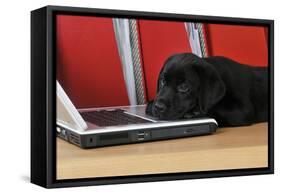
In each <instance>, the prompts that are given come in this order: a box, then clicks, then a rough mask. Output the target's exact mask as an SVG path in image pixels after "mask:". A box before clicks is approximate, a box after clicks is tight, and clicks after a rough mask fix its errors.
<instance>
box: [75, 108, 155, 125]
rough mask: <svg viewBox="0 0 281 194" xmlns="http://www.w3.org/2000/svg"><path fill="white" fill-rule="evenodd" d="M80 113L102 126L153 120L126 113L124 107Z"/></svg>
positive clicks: (91, 121) (86, 118)
mask: <svg viewBox="0 0 281 194" xmlns="http://www.w3.org/2000/svg"><path fill="white" fill-rule="evenodd" d="M80 114H81V116H82V117H83V119H85V120H86V121H88V122H90V123H93V124H95V125H97V126H100V127H106V126H116V125H129V124H140V123H151V122H152V121H149V120H146V119H142V118H140V117H137V116H133V115H130V114H126V113H125V112H124V110H122V109H114V110H100V111H91V112H82V113H80Z"/></svg>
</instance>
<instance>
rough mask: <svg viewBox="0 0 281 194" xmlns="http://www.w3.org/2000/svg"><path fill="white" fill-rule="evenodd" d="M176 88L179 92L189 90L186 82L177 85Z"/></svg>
mask: <svg viewBox="0 0 281 194" xmlns="http://www.w3.org/2000/svg"><path fill="white" fill-rule="evenodd" d="M177 89H178V91H179V92H181V93H187V92H189V91H190V89H189V87H188V86H187V85H186V84H181V85H179V86H178V88H177Z"/></svg>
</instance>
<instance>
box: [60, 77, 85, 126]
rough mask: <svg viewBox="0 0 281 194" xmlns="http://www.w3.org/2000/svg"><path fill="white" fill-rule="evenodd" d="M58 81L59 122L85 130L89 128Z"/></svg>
mask: <svg viewBox="0 0 281 194" xmlns="http://www.w3.org/2000/svg"><path fill="white" fill-rule="evenodd" d="M56 82H57V95H56V96H57V97H56V100H57V124H61V125H65V126H67V127H70V128H72V129H77V130H81V131H84V130H86V129H87V128H88V126H87V124H86V122H85V121H84V119H83V118H82V117H81V115H80V114H79V112H78V111H77V109H76V108H75V106H74V105H73V103H72V102H71V100H70V99H69V97H68V96H67V94H66V93H65V91H64V90H63V88H62V87H61V85H60V83H59V82H58V81H56Z"/></svg>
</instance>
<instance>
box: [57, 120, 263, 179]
mask: <svg viewBox="0 0 281 194" xmlns="http://www.w3.org/2000/svg"><path fill="white" fill-rule="evenodd" d="M267 132H268V125H267V123H260V124H256V125H252V126H248V127H236V128H221V129H218V131H217V133H215V134H213V135H207V136H200V137H192V138H181V139H172V140H164V141H156V142H147V143H139V144H130V145H120V146H111V147H103V148H97V149H87V150H84V149H81V148H79V147H77V146H75V145H72V144H70V143H68V142H65V141H63V140H61V139H59V138H57V179H70V178H88V177H105V176H122V175H139V174H155V173H169V172H190V171H206V170H220V169H238V168H255V167H267V166H268V161H267V156H268V148H267V145H268V139H267Z"/></svg>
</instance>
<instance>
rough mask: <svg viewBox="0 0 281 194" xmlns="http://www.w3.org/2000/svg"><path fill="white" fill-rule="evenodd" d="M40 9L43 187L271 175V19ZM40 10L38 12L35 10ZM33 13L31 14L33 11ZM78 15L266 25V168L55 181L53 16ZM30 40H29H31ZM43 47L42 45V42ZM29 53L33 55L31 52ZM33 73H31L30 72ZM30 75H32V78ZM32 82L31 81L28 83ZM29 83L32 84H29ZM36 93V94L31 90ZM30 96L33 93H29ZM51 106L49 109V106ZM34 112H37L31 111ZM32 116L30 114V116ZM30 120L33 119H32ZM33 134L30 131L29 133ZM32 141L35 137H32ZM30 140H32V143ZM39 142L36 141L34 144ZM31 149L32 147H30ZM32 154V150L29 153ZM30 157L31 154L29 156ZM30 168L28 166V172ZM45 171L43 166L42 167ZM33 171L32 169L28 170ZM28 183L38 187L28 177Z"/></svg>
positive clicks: (272, 85) (272, 139) (272, 45)
mask: <svg viewBox="0 0 281 194" xmlns="http://www.w3.org/2000/svg"><path fill="white" fill-rule="evenodd" d="M41 9H43V10H44V9H45V10H46V21H45V22H46V37H47V38H46V42H45V44H46V45H45V48H46V53H45V54H46V68H45V74H46V107H45V111H46V123H45V126H42V127H40V130H43V132H44V133H45V134H46V142H45V143H44V142H41V143H40V147H42V150H44V149H45V151H46V152H45V156H46V157H45V158H46V166H45V173H44V174H42V175H37V176H38V177H41V176H45V178H46V180H45V182H43V183H41V184H39V185H41V186H44V187H46V188H58V187H73V186H90V185H105V184H121V183H136V182H152V181H168V180H183V179H200V178H215V177H229V176H245V175H260V174H273V173H274V20H264V19H249V18H232V17H217V16H201V15H187V14H171V13H155V12H140V11H124V10H109V9H96V8H80V7H65V6H46V7H43V8H41ZM38 10H39V9H38ZM36 11H37V10H34V11H32V12H36ZM58 12H59V13H64V14H67V13H69V14H77V15H81V14H82V15H100V16H106V17H113V16H114V17H131V18H136V17H137V18H145V19H156V20H173V21H195V22H196V21H197V22H212V23H228V24H229V23H231V24H239V25H265V26H268V29H269V33H268V34H269V41H268V44H269V46H268V52H269V55H268V56H269V58H268V60H269V64H270V65H269V68H270V71H269V72H270V82H269V90H270V98H269V101H270V111H269V116H270V120H269V134H268V141H269V144H268V167H266V168H251V169H235V170H217V171H203V172H182V173H167V174H153V175H134V176H120V177H105V178H85V179H65V180H57V179H56V140H55V130H53V129H54V127H55V120H56V114H53V113H55V112H56V111H55V110H56V109H55V107H56V105H55V87H56V86H55V79H56V76H55V75H56V74H55V65H54V64H55V63H54V62H55V59H54V53H55V50H54V49H55V46H54V42H55V40H54V37H55V30H54V15H55V14H56V13H58ZM31 39H32V37H31ZM43 44H44V43H43ZM31 54H32V53H31ZM33 73H34V72H33ZM31 76H32V75H31ZM31 82H32V80H31ZM31 84H32V83H31ZM33 92H35V91H33ZM31 93H32V92H31ZM49 105H51V106H49ZM34 110H36V109H34ZM31 114H32V113H31ZM31 120H34V119H33V117H32V116H31ZM31 122H32V121H31ZM32 130H34V129H31V131H32ZM31 133H32V132H31ZM31 138H32V139H33V140H34V138H35V137H34V136H32V135H31ZM31 141H32V140H31ZM37 143H38V142H37ZM31 150H32V148H31ZM31 152H32V151H31ZM31 155H32V153H31ZM32 168H33V167H32V166H31V169H32ZM43 168H44V167H43ZM31 171H32V170H31ZM31 182H33V183H35V184H38V183H39V182H38V181H34V180H33V179H32V178H31Z"/></svg>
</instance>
